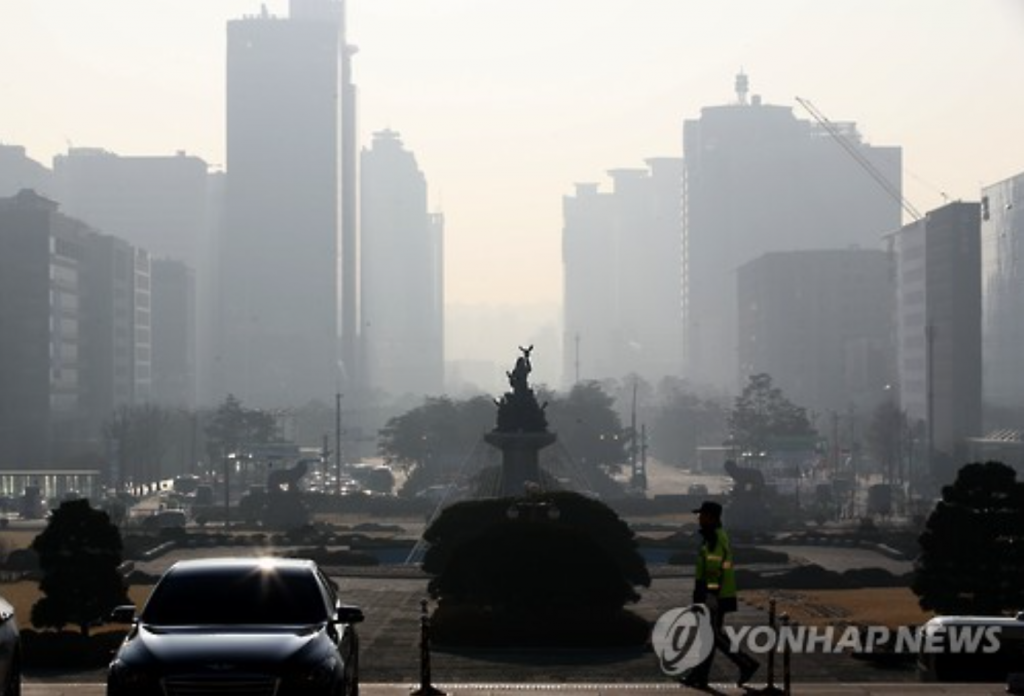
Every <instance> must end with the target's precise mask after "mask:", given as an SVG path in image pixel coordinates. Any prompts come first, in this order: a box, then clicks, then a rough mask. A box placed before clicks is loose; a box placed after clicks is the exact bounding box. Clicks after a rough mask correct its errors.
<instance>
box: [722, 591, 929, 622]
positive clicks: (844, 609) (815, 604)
mask: <svg viewBox="0 0 1024 696" xmlns="http://www.w3.org/2000/svg"><path fill="white" fill-rule="evenodd" d="M742 597H743V601H744V602H746V603H747V604H750V605H751V606H754V607H757V608H759V609H763V610H765V611H767V610H768V603H769V600H770V599H775V610H776V613H777V614H778V615H780V616H781V615H782V614H783V612H785V613H787V614H788V615H789V617H790V620H791V621H795V622H797V623H800V624H803V625H807V626H836V625H859V626H867V625H873V626H876V625H877V626H888V627H889V628H896V627H898V626H917V625H920V624H922V623H924V622H925V621H927V620H928V619H930V618H932V616H934V614H932V613H931V612H927V611H924V610H923V609H921V607H920V606H919V605H918V603H917V595H915V594H914V593H913V592H912V591H911V590H910V589H909V588H905V587H880V588H869V589H861V590H751V591H748V592H744V593H742Z"/></svg>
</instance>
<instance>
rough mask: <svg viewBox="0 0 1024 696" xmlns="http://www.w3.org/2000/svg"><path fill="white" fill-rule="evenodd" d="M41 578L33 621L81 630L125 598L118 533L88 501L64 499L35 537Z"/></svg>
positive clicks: (34, 548) (125, 600)
mask: <svg viewBox="0 0 1024 696" xmlns="http://www.w3.org/2000/svg"><path fill="white" fill-rule="evenodd" d="M32 550H33V551H35V552H36V553H37V554H38V556H39V567H40V569H41V570H42V573H43V577H42V580H40V582H39V589H40V591H41V592H42V593H43V595H44V596H43V597H42V598H40V599H39V601H37V602H36V603H35V605H33V607H32V623H33V624H34V625H36V626H38V627H40V628H56V629H61V628H63V627H64V626H65V625H68V624H74V625H77V626H78V627H79V628H80V629H81V632H82V635H85V636H88V635H89V627H90V626H91V625H93V624H95V623H97V622H99V621H101V620H102V619H103V618H104V617H105V616H106V615H107V614H108V613H109V612H110V610H111V609H113V608H114V607H115V606H118V605H120V604H126V603H128V602H129V600H128V593H127V590H126V587H125V583H124V580H123V578H122V577H121V574H120V572H119V571H118V566H120V565H121V551H122V543H121V533H120V532H119V531H118V529H117V527H116V526H115V525H113V524H112V523H111V522H110V518H109V517H108V516H107V513H105V512H103V511H101V510H95V509H93V508H92V506H91V505H90V504H89V501H88V500H85V499H80V500H71V501H67V502H65V503H63V504H62V505H61V506H60V507H59V508H58V509H57V510H56V511H54V513H53V515H52V516H51V517H50V522H49V524H48V525H47V526H46V529H44V530H43V531H42V532H41V533H40V534H39V535H38V536H37V537H36V538H35V539H34V540H33V541H32Z"/></svg>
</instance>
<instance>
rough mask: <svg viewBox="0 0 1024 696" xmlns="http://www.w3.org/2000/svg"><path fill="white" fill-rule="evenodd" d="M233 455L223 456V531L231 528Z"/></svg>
mask: <svg viewBox="0 0 1024 696" xmlns="http://www.w3.org/2000/svg"><path fill="white" fill-rule="evenodd" d="M234 456H235V455H234V454H225V455H224V530H225V531H227V529H228V528H229V527H230V526H231V460H232V459H233V458H234Z"/></svg>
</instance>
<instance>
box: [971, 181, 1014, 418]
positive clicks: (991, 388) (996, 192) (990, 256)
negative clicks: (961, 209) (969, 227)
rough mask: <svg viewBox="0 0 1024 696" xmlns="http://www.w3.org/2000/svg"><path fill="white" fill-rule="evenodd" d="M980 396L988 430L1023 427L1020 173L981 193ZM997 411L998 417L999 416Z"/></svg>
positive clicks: (986, 188) (987, 187) (988, 187)
mask: <svg viewBox="0 0 1024 696" xmlns="http://www.w3.org/2000/svg"><path fill="white" fill-rule="evenodd" d="M981 302H982V355H983V357H984V361H983V364H984V383H983V384H984V387H983V390H982V392H983V398H984V401H985V404H986V406H989V407H991V408H992V409H993V410H994V411H995V413H993V416H992V423H991V426H992V427H1002V428H1008V427H1013V428H1016V429H1020V428H1021V427H1024V369H1021V356H1022V355H1024V173H1022V174H1018V175H1016V176H1013V177H1010V178H1009V179H1005V180H1003V181H1000V182H998V183H995V184H992V185H991V186H986V187H985V188H984V189H982V192H981ZM1000 412H1001V413H1000Z"/></svg>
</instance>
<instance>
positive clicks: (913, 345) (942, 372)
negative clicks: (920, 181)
mask: <svg viewBox="0 0 1024 696" xmlns="http://www.w3.org/2000/svg"><path fill="white" fill-rule="evenodd" d="M980 210H981V206H980V205H979V204H978V203H964V202H956V203H950V204H947V205H944V206H942V207H941V208H937V209H935V210H932V211H930V212H929V213H928V214H927V215H925V217H924V218H922V219H920V220H916V221H914V222H912V223H910V224H908V225H905V226H903V227H902V228H901V229H900V230H899V231H898V232H896V233H895V234H894V235H892V240H891V243H892V245H893V250H894V252H895V259H896V339H897V341H896V345H897V370H898V375H899V397H900V406H901V408H903V409H904V410H905V411H906V412H907V415H908V417H909V418H910V419H911V421H923V422H924V423H926V424H927V428H928V431H927V432H928V436H927V437H928V447H927V449H928V452H929V455H928V456H929V462H930V466H931V475H932V478H933V481H934V483H936V484H938V485H945V484H947V483H949V482H951V481H952V479H953V477H954V475H955V471H956V467H957V466H958V465H959V464H962V463H963V462H964V461H965V459H964V458H965V456H966V452H967V449H966V441H967V439H968V438H972V437H977V436H979V435H981V373H982V367H981V243H980V228H981V224H980V220H979V217H980Z"/></svg>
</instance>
